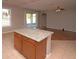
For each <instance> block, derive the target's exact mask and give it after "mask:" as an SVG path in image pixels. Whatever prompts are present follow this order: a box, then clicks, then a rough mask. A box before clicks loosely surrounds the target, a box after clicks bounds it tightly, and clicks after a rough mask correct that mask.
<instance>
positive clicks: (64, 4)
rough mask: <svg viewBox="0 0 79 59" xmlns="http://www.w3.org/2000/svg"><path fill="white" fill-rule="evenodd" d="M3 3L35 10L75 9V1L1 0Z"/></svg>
mask: <svg viewBox="0 0 79 59" xmlns="http://www.w3.org/2000/svg"><path fill="white" fill-rule="evenodd" d="M3 3H7V4H12V5H17V6H20V7H23V8H28V9H36V10H55V9H56V7H57V6H60V7H61V8H64V9H75V6H76V0H3Z"/></svg>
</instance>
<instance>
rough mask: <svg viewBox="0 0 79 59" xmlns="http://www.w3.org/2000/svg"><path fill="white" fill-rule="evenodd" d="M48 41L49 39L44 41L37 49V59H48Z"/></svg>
mask: <svg viewBox="0 0 79 59" xmlns="http://www.w3.org/2000/svg"><path fill="white" fill-rule="evenodd" d="M46 41H47V38H46V39H44V40H43V41H42V42H40V43H39V45H38V46H37V47H36V59H45V57H46Z"/></svg>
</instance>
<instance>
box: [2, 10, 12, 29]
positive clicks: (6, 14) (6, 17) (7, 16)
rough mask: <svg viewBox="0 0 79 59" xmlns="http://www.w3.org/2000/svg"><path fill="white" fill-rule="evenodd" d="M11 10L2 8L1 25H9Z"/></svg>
mask: <svg viewBox="0 0 79 59" xmlns="http://www.w3.org/2000/svg"><path fill="white" fill-rule="evenodd" d="M10 20H11V11H10V9H2V26H3V27H5V26H11V22H10Z"/></svg>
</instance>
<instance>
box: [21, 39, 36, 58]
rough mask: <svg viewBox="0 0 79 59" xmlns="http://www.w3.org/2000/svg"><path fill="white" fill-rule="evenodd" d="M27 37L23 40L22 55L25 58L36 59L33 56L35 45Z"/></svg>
mask: <svg viewBox="0 0 79 59" xmlns="http://www.w3.org/2000/svg"><path fill="white" fill-rule="evenodd" d="M27 40H29V39H26V40H23V49H22V50H23V55H24V56H25V57H26V58H27V59H36V58H35V46H34V45H33V44H32V43H30V42H29V41H27Z"/></svg>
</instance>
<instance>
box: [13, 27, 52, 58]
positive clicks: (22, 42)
mask: <svg viewBox="0 0 79 59" xmlns="http://www.w3.org/2000/svg"><path fill="white" fill-rule="evenodd" d="M52 34H53V32H50V31H45V30H40V29H30V28H24V29H17V30H15V31H14V47H15V49H16V50H17V51H19V52H20V53H21V54H22V55H24V56H25V57H26V59H45V58H46V57H47V55H48V54H50V53H51V35H52Z"/></svg>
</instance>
